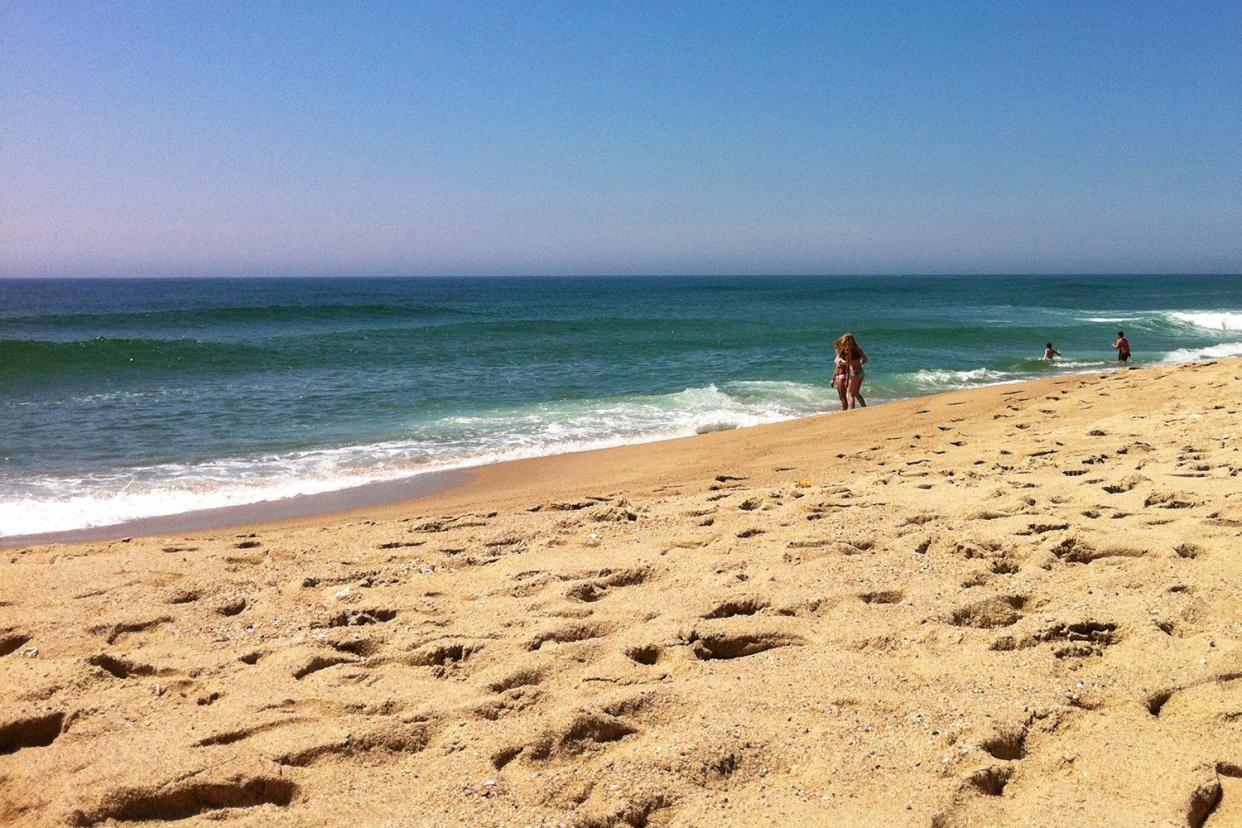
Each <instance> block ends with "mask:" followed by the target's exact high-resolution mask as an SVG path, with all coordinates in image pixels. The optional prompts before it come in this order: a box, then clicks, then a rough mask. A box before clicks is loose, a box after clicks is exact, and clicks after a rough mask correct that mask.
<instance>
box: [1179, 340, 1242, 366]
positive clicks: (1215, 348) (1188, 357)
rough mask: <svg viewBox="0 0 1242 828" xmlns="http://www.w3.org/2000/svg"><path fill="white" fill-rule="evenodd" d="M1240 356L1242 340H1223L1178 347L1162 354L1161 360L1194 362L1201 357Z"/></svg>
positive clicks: (1241, 354) (1241, 353)
mask: <svg viewBox="0 0 1242 828" xmlns="http://www.w3.org/2000/svg"><path fill="white" fill-rule="evenodd" d="M1234 356H1242V342H1225V343H1222V344H1220V345H1207V346H1204V347H1202V348H1179V349H1178V350H1176V351H1170V352H1169V353H1167V354H1165V355H1164V359H1163V360H1162V361H1163V362H1195V361H1197V360H1201V359H1222V358H1224V357H1234Z"/></svg>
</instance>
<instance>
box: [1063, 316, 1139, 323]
mask: <svg viewBox="0 0 1242 828" xmlns="http://www.w3.org/2000/svg"><path fill="white" fill-rule="evenodd" d="M1143 318H1144V317H1142V316H1077V317H1075V319H1077V320H1078V321H1079V322H1100V323H1107V324H1109V325H1120V324H1121V323H1123V322H1138V321H1140V320H1142V319H1143Z"/></svg>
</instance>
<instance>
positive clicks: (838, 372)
mask: <svg viewBox="0 0 1242 828" xmlns="http://www.w3.org/2000/svg"><path fill="white" fill-rule="evenodd" d="M836 349H837V356H836V360H835V371H834V372H833V375H832V384H833V385H834V386H836V389H837V394H839V395H840V397H841V410H842V411H844V410H845V409H846V408H866V407H867V401H866V400H864V399H863V395H862V384H863V376H864V374H863V366H864V365H866V364H867V355H866V354H865V353H864V352H863V349H862V348H860V347H858V342H857V341H856V340H855V339H854V334H852V333H850V332H849V331H846V332H845V333H843V334H841V338H840V339H838V340H837V342H836Z"/></svg>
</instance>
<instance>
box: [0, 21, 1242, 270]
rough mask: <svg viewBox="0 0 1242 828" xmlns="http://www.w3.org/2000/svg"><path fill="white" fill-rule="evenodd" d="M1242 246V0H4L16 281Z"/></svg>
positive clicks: (1182, 266)
mask: <svg viewBox="0 0 1242 828" xmlns="http://www.w3.org/2000/svg"><path fill="white" fill-rule="evenodd" d="M1071 272H1072V273H1130V272H1134V273H1138V272H1149V273H1150V272H1155V273H1161V272H1201V273H1205V272H1232V273H1238V272H1242V3H1239V2H1237V0H1228V1H1227V2H1213V0H1202V2H1194V3H1186V2H1170V3H1144V2H1117V3H1113V2H1091V3H1084V2H1067V3H1062V2H1054V1H1053V0H1042V1H1041V2H1030V3H1025V2H1018V1H1017V0H1014V2H1000V3H997V2H980V3H971V2H956V3H937V2H909V3H906V2H885V3H877V2H860V3H849V2H831V3H829V2H823V3H782V2H773V1H772V0H768V1H767V2H755V3H730V2H680V3H674V2H652V3H644V2H637V0H635V1H634V2H620V3H602V2H568V3H543V2H522V3H518V2H499V3H478V2H462V0H457V1H456V2H446V3H436V2H419V3H408V4H405V3H364V2H339V3H333V2H320V3H305V2H291V3H277V2H240V1H239V2H229V3H221V2H207V1H205V0H204V1H202V2H197V1H196V2H175V1H173V0H169V1H167V2H154V3H150V4H147V3H138V2H116V3H99V2H94V1H93V0H92V1H91V2H80V3H56V2H18V1H17V0H8V2H0V275H3V276H206V275H228V276H245V275H280V276H284V275H355V274H356V275H371V276H374V275H411V276H414V275H457V274H462V275H466V274H474V275H488V274H496V275H504V274H622V273H624V274H636V273H644V274H646V273H676V274H697V273H712V274H752V273H753V274H765V273H824V274H832V273H857V274H866V273H1071Z"/></svg>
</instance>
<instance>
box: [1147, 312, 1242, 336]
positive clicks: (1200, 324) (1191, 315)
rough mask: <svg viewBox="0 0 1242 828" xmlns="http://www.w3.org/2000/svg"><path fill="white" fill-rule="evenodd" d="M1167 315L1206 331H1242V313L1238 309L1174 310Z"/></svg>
mask: <svg viewBox="0 0 1242 828" xmlns="http://www.w3.org/2000/svg"><path fill="white" fill-rule="evenodd" d="M1165 316H1167V317H1168V318H1169V319H1172V320H1174V321H1176V322H1180V323H1182V324H1184V325H1190V326H1192V327H1195V328H1202V329H1203V330H1206V331H1242V313H1239V312H1236V311H1172V312H1170V313H1167V314H1165Z"/></svg>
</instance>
